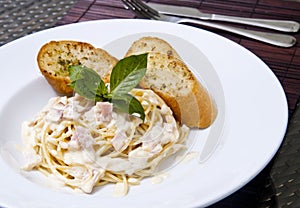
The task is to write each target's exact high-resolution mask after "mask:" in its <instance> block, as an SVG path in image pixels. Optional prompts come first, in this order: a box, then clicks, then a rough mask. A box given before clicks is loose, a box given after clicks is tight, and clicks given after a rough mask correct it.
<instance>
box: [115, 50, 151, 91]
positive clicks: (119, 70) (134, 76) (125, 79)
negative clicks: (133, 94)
mask: <svg viewBox="0 0 300 208" xmlns="http://www.w3.org/2000/svg"><path fill="white" fill-rule="evenodd" d="M147 57H148V54H147V53H146V54H141V55H132V56H129V57H126V58H124V59H121V60H120V61H119V62H118V63H117V64H116V66H115V67H114V68H113V70H112V73H111V76H110V92H111V94H118V95H121V94H126V93H128V92H130V91H131V90H132V89H133V88H134V87H136V86H137V85H138V83H139V82H140V81H141V79H142V78H143V76H144V75H145V73H146V69H147Z"/></svg>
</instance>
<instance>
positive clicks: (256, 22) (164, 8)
mask: <svg viewBox="0 0 300 208" xmlns="http://www.w3.org/2000/svg"><path fill="white" fill-rule="evenodd" d="M147 5H149V6H150V7H152V8H153V9H156V10H157V11H158V12H159V13H160V14H168V15H175V16H182V17H190V18H195V19H201V20H216V21H224V22H231V23H239V24H245V25H251V26H256V27H263V28H268V29H273V30H278V31H283V32H297V31H298V30H299V27H300V25H299V23H298V22H296V21H289V20H271V19H257V18H245V17H236V16H227V15H219V14H210V13H204V12H201V11H199V10H198V9H196V8H191V7H183V6H173V5H165V4H156V3H147Z"/></svg>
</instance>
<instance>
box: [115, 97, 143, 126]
mask: <svg viewBox="0 0 300 208" xmlns="http://www.w3.org/2000/svg"><path fill="white" fill-rule="evenodd" d="M111 102H112V103H113V104H114V107H116V108H117V109H119V110H121V111H122V112H124V113H129V114H130V115H135V114H136V116H138V117H139V118H141V119H142V120H143V121H144V119H145V111H144V108H143V106H142V104H141V103H140V101H139V100H137V99H136V98H135V97H133V96H132V95H130V94H124V95H116V96H113V98H112V100H111Z"/></svg>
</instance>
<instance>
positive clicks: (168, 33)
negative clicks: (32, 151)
mask: <svg viewBox="0 0 300 208" xmlns="http://www.w3.org/2000/svg"><path fill="white" fill-rule="evenodd" d="M144 35H152V36H158V37H161V38H163V39H165V40H167V41H168V42H170V43H171V44H172V45H173V46H174V48H175V49H176V50H177V51H178V53H179V54H180V55H181V56H182V58H183V60H184V61H185V62H186V63H187V64H188V65H189V66H190V67H191V69H192V71H193V72H194V73H195V74H196V76H197V77H198V78H199V80H200V81H201V82H202V83H203V84H204V85H205V86H206V87H207V88H208V90H209V91H210V93H211V94H212V95H213V96H214V98H215V101H216V103H217V105H218V110H219V115H218V118H217V120H216V122H215V123H214V125H213V126H212V127H210V128H208V129H206V130H194V131H192V134H191V140H194V142H193V146H192V147H191V148H190V151H192V152H198V153H199V154H201V152H203V151H205V148H206V147H204V145H205V144H206V141H207V140H209V139H211V140H213V139H214V138H217V139H216V140H218V142H219V144H218V145H217V147H216V148H215V151H213V152H212V154H211V155H210V157H208V158H206V160H204V161H201V162H200V161H199V155H197V157H196V158H194V159H192V160H190V161H187V162H182V163H179V164H178V165H176V166H174V167H172V168H171V169H168V170H167V176H168V177H166V178H165V179H164V180H163V181H162V182H161V183H158V184H153V183H151V179H145V180H144V181H143V182H142V184H141V185H140V186H135V187H132V188H131V189H130V191H129V194H128V195H127V196H125V197H121V198H115V197H113V196H112V189H113V186H110V185H108V186H105V187H103V188H101V189H98V190H97V191H95V192H94V193H93V194H91V195H85V194H77V193H66V192H62V191H59V190H55V189H53V188H50V187H47V186H45V180H44V181H43V179H45V178H42V179H41V180H40V179H36V178H35V177H37V178H38V177H39V176H37V175H38V174H35V173H28V174H26V173H23V172H21V171H20V170H19V166H20V163H21V160H22V159H21V158H22V157H21V156H20V153H19V152H18V150H17V148H16V147H17V146H18V145H20V144H21V137H20V131H21V130H20V125H21V123H22V121H24V120H26V119H30V118H32V117H33V116H34V115H35V114H36V113H37V112H38V111H39V110H40V109H41V108H42V106H44V105H45V104H46V102H47V100H48V98H50V97H51V96H54V95H55V93H54V92H53V90H52V89H51V87H49V85H48V84H47V82H46V81H45V80H44V79H43V78H42V76H41V74H40V73H39V70H38V67H37V64H36V55H37V52H38V50H39V48H40V47H41V46H42V45H43V44H44V43H46V42H48V41H50V40H61V39H71V40H81V41H86V42H90V43H91V44H93V45H95V46H97V47H103V48H105V49H107V50H108V51H109V52H110V53H111V54H112V55H115V56H116V57H118V58H120V57H122V56H123V55H124V53H125V51H126V50H127V47H129V45H130V44H131V41H133V40H135V39H137V38H138V37H141V36H144ZM0 62H1V69H0V70H1V76H0V82H1V87H0V94H1V99H0V128H1V136H0V147H1V152H0V153H1V154H0V155H1V156H0V170H1V171H0V178H1V179H0V205H2V206H4V207H8V208H15V207H17V208H23V207H24V208H25V207H31V208H33V207H38V208H41V207H63V206H66V207H74V208H75V207H85V208H92V207H106V206H109V207H120V206H122V207H131V208H132V207H172V208H173V207H203V206H207V205H210V204H212V203H214V202H216V201H218V200H220V199H222V198H224V197H226V196H228V195H229V194H231V193H233V192H234V191H236V190H238V189H239V188H240V187H242V186H243V185H245V184H246V183H247V182H248V181H250V180H251V179H252V178H253V177H255V176H256V175H257V174H258V173H259V172H260V171H261V170H262V169H263V168H264V167H265V166H266V165H267V164H268V162H269V161H270V160H271V158H272V157H273V156H274V154H275V153H276V151H277V150H278V148H279V146H280V144H281V142H282V139H283V136H284V133H285V130H286V125H287V118H288V110H287V102H286V97H285V94H284V91H283V89H282V87H281V85H280V83H279V82H278V80H277V79H276V77H275V76H274V74H273V73H272V72H271V70H270V69H269V68H268V66H266V65H265V64H264V63H263V62H262V61H261V60H260V59H259V58H258V57H256V56H255V55H254V54H252V53H251V52H249V51H248V50H246V49H245V48H243V47H241V46H239V45H238V44H236V43H234V42H232V41H230V40H227V39H225V38H223V37H220V36H218V35H215V34H213V33H210V32H207V31H204V30H200V29H196V28H193V27H189V26H184V25H176V24H171V23H165V22H158V21H147V20H101V21H91V22H85V23H79V24H71V25H66V26H62V27H57V28H53V29H50V30H45V31H42V32H39V33H36V34H33V35H29V36H27V37H24V38H21V39H19V40H16V41H13V42H11V43H9V44H7V45H4V46H2V47H1V48H0ZM203 148H204V149H203Z"/></svg>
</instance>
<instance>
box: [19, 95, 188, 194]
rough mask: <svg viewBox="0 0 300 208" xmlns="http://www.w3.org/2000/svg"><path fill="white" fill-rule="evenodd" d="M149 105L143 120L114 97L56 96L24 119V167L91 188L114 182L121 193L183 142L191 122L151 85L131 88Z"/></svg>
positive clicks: (79, 186)
mask: <svg viewBox="0 0 300 208" xmlns="http://www.w3.org/2000/svg"><path fill="white" fill-rule="evenodd" d="M130 93H131V94H132V95H133V96H135V97H136V98H137V99H138V100H139V101H140V102H141V104H142V106H143V108H144V110H145V115H146V117H145V120H144V122H143V121H142V120H141V119H140V118H138V117H135V116H130V115H128V114H125V113H122V112H118V111H117V110H115V109H114V108H113V106H112V104H111V103H107V102H97V103H94V102H93V101H90V100H87V99H85V98H83V97H81V96H79V95H77V94H75V95H74V96H73V97H70V98H67V97H54V98H51V99H50V100H49V102H48V104H47V105H46V106H45V107H44V108H43V109H42V111H41V112H40V113H38V114H37V115H36V117H35V119H34V120H32V121H25V122H24V123H23V125H22V137H23V143H24V151H23V153H24V156H25V159H26V164H25V166H24V167H23V168H24V169H25V170H28V171H30V170H38V171H40V172H41V173H43V174H45V175H47V176H50V175H51V176H52V177H54V178H55V179H56V180H58V181H60V182H62V183H63V184H65V185H66V186H68V187H71V188H73V189H79V190H81V191H83V192H85V193H91V192H92V191H93V188H94V187H96V186H102V185H105V184H108V183H114V184H116V186H117V187H120V184H121V187H122V189H121V190H123V194H126V193H127V191H128V186H129V185H137V184H139V183H140V180H141V179H143V178H144V177H148V176H151V175H153V174H154V173H155V171H156V169H157V167H158V166H159V164H160V162H161V161H162V160H163V159H165V158H167V157H169V156H170V155H172V154H174V153H176V152H178V151H179V150H180V149H182V148H185V140H186V138H187V135H188V132H189V128H188V127H186V126H180V125H179V124H178V123H177V122H176V120H175V119H174V117H173V115H172V111H171V110H170V108H169V107H168V106H167V105H166V104H165V103H164V101H163V100H162V99H161V98H160V97H159V96H158V95H156V94H155V93H154V92H153V91H151V90H144V89H133V90H132V91H131V92H130Z"/></svg>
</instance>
